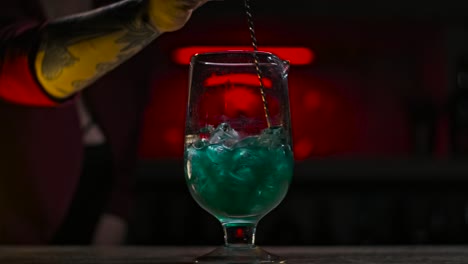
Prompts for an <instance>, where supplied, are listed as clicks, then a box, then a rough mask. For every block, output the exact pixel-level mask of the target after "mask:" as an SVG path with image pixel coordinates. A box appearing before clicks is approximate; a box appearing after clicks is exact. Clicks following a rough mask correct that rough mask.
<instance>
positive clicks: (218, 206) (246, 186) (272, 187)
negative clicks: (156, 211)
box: [185, 124, 293, 223]
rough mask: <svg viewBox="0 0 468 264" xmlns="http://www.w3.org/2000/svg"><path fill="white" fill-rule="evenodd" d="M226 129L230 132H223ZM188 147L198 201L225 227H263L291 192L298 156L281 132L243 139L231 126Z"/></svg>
mask: <svg viewBox="0 0 468 264" xmlns="http://www.w3.org/2000/svg"><path fill="white" fill-rule="evenodd" d="M222 126H224V128H223V129H224V130H222V129H220V127H222ZM220 127H218V129H217V132H216V131H215V132H213V133H212V134H211V137H210V139H197V140H195V141H193V142H189V143H188V144H186V148H185V176H186V180H187V184H188V186H189V189H190V192H191V194H192V195H193V196H194V198H195V200H196V201H197V202H198V203H199V204H200V206H202V207H203V208H204V209H206V210H207V211H208V212H210V213H212V214H213V215H214V216H216V217H217V218H218V219H219V220H220V221H221V222H223V223H236V222H242V223H245V222H252V223H254V222H257V221H258V220H259V219H260V218H261V217H262V216H264V215H265V214H267V213H268V212H269V211H270V210H272V209H273V208H275V207H276V206H277V205H278V204H279V203H280V202H281V201H282V199H283V198H284V196H285V195H286V193H287V190H288V186H289V184H290V181H291V178H292V174H293V154H292V151H291V147H290V146H289V145H288V144H285V143H284V142H285V138H286V137H285V135H284V131H283V129H282V128H281V127H277V128H269V129H266V130H264V131H263V133H262V134H260V135H258V136H248V137H245V138H243V139H238V138H237V135H233V134H232V133H229V131H232V129H231V128H230V127H229V126H228V125H227V124H222V125H221V126H220Z"/></svg>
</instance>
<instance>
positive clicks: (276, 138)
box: [258, 126, 284, 148]
mask: <svg viewBox="0 0 468 264" xmlns="http://www.w3.org/2000/svg"><path fill="white" fill-rule="evenodd" d="M283 141H284V129H283V128H282V127H280V126H278V127H270V128H267V129H265V130H263V132H262V134H261V135H260V136H259V138H258V143H259V144H260V145H261V146H268V147H273V148H275V147H280V146H281V145H283Z"/></svg>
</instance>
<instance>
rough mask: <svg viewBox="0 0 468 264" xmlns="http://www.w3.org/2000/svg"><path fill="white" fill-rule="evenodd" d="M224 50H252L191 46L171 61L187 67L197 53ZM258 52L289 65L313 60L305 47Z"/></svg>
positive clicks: (243, 47) (275, 48)
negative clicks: (276, 57)
mask: <svg viewBox="0 0 468 264" xmlns="http://www.w3.org/2000/svg"><path fill="white" fill-rule="evenodd" d="M226 50H253V49H252V47H250V46H191V47H184V48H178V49H176V50H175V51H174V52H173V54H172V59H173V61H174V62H176V63H177V64H182V65H187V64H189V63H190V58H191V57H192V56H193V55H195V54H197V53H204V52H215V51H226ZM260 50H261V51H266V52H271V53H273V54H275V55H276V56H278V57H280V58H281V59H283V60H289V62H290V63H291V65H307V64H311V63H312V62H313V61H314V59H315V54H314V52H313V51H312V50H311V49H309V48H306V47H262V48H261V49H260Z"/></svg>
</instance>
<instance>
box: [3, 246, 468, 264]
mask: <svg viewBox="0 0 468 264" xmlns="http://www.w3.org/2000/svg"><path fill="white" fill-rule="evenodd" d="M213 248H214V247H169V246H168V247H161V246H155V247H147V246H145V247H136V246H132V247H100V248H91V247H10V246H3V247H0V263H1V264H33V263H34V264H45V263H47V264H127V263H128V264H150V263H151V264H155V263H166V264H170V263H173V264H175V263H178V264H183V263H192V260H193V259H194V258H195V257H196V256H199V255H201V254H204V253H208V252H210V251H211V250H212V249H213ZM263 248H264V249H266V250H268V251H269V252H270V253H274V254H277V255H280V256H283V257H285V259H286V263H297V264H303V263H308V264H311V263H314V264H348V263H349V264H351V263H354V264H371V263H372V264H377V263H379V264H380V263H381V264H439V263H440V264H442V263H443V264H461V263H468V247H465V246H417V247H415V246H408V247H402V246H398V247H392V246H388V247H368V246H361V247H315V246H313V247H266V246H265V247H263Z"/></svg>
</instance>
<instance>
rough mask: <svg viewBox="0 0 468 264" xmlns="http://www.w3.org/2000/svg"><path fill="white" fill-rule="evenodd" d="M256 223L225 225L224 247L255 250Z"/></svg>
mask: <svg viewBox="0 0 468 264" xmlns="http://www.w3.org/2000/svg"><path fill="white" fill-rule="evenodd" d="M256 228H257V224H256V223H254V224H252V223H236V224H223V230H224V245H225V246H226V247H240V248H253V247H255V229H256Z"/></svg>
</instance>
